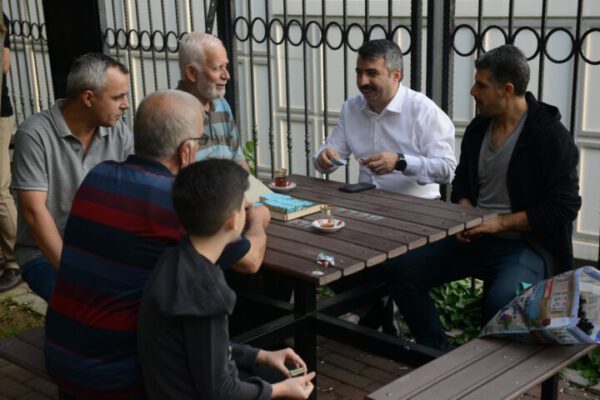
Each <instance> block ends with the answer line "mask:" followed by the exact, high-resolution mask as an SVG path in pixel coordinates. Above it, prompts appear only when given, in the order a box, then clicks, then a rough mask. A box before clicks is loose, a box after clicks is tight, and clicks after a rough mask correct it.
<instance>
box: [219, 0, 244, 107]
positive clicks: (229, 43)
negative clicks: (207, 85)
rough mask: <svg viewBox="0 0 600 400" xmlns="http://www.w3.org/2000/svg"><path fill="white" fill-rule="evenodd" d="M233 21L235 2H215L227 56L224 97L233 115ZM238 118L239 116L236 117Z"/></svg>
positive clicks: (235, 99)
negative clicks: (227, 66) (227, 77)
mask: <svg viewBox="0 0 600 400" xmlns="http://www.w3.org/2000/svg"><path fill="white" fill-rule="evenodd" d="M234 21H235V4H234V2H233V0H222V1H218V2H217V30H218V36H219V39H221V41H222V42H223V45H224V46H225V49H227V57H228V58H229V75H230V77H231V78H230V79H229V82H227V89H226V92H225V98H226V99H227V102H229V105H230V106H231V111H232V112H233V115H235V116H237V114H236V111H237V109H238V107H237V106H238V98H239V96H238V93H237V87H236V86H237V85H236V84H235V75H234V73H235V69H236V67H237V52H236V51H235V43H234V32H233V23H234ZM238 118H239V117H238Z"/></svg>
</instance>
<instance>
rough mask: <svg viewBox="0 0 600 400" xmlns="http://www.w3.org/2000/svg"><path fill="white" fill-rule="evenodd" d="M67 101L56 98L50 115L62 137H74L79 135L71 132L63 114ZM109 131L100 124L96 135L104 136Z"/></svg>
mask: <svg viewBox="0 0 600 400" xmlns="http://www.w3.org/2000/svg"><path fill="white" fill-rule="evenodd" d="M66 102H67V100H66V99H58V100H56V102H55V103H54V105H53V106H52V108H50V115H51V116H52V119H53V120H54V124H55V125H56V128H57V129H58V132H57V133H58V135H60V137H63V138H64V137H68V136H73V137H75V138H76V137H77V136H75V135H74V134H73V132H71V130H70V129H69V125H67V121H65V118H64V117H63V115H62V112H61V109H62V107H63V106H64V104H65V103H66ZM118 123H119V121H117V124H118ZM108 133H109V130H108V129H106V128H104V127H102V126H99V127H97V128H96V132H95V134H96V136H98V137H104V136H107V135H108Z"/></svg>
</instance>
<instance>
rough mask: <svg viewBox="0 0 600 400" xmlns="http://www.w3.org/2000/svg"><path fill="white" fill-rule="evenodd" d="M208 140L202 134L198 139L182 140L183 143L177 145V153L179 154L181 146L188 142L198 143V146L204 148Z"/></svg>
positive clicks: (207, 137)
mask: <svg viewBox="0 0 600 400" xmlns="http://www.w3.org/2000/svg"><path fill="white" fill-rule="evenodd" d="M208 139H209V136H208V135H206V134H204V133H203V134H202V136H200V137H191V138H187V139H183V141H182V142H181V143H180V144H179V147H177V152H178V153H179V151H180V150H181V148H182V147H183V145H185V144H186V143H187V142H189V141H190V140H191V141H194V142H198V146H204V145H206V143H208Z"/></svg>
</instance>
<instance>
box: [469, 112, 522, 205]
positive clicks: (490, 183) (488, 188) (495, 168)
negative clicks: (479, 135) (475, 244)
mask: <svg viewBox="0 0 600 400" xmlns="http://www.w3.org/2000/svg"><path fill="white" fill-rule="evenodd" d="M526 117H527V113H525V114H524V115H523V117H522V118H521V121H520V122H519V124H518V125H517V127H516V128H515V130H514V131H513V133H512V134H511V135H510V136H509V137H508V138H507V139H506V140H505V141H504V142H503V143H502V144H501V145H500V146H498V147H494V146H492V142H491V140H492V130H493V128H494V122H493V121H492V123H490V125H489V126H488V129H487V131H486V132H485V137H484V138H483V143H482V144H481V149H480V151H479V165H478V175H479V196H478V198H477V207H479V208H484V209H487V210H494V211H496V212H497V213H498V214H508V213H511V212H512V208H511V205H510V197H509V196H508V188H507V187H506V173H507V171H508V163H509V162H510V158H511V157H512V153H513V150H514V149H515V144H516V143H517V140H519V136H520V135H521V131H522V130H523V125H524V124H525V119H526Z"/></svg>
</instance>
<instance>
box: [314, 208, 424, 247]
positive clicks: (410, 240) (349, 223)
mask: <svg viewBox="0 0 600 400" xmlns="http://www.w3.org/2000/svg"><path fill="white" fill-rule="evenodd" d="M319 218H321V215H319V213H316V214H311V215H307V216H306V217H304V219H306V220H309V221H314V220H316V219H319ZM344 222H345V223H346V226H345V227H344V228H342V230H351V231H356V232H358V233H360V234H362V235H364V236H374V237H377V238H382V239H388V240H391V241H392V242H398V243H401V244H403V245H405V246H407V247H408V248H409V249H416V248H417V247H421V246H423V245H425V244H427V238H426V237H423V236H419V235H415V234H412V233H407V232H402V231H398V230H395V229H391V228H387V227H384V226H378V225H375V224H370V223H366V222H362V221H360V220H354V219H351V218H348V219H344ZM361 243H362V242H361Z"/></svg>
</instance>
